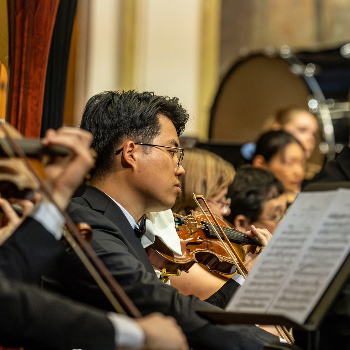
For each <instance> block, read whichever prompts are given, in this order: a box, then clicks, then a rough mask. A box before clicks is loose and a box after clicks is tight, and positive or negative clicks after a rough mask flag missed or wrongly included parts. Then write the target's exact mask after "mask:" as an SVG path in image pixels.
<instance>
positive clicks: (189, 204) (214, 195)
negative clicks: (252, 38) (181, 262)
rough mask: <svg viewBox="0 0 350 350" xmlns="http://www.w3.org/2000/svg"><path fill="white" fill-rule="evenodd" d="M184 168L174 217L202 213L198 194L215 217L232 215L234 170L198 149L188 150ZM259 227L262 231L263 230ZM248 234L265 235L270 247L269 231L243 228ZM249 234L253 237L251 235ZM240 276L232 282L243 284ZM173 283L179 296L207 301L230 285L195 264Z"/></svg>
mask: <svg viewBox="0 0 350 350" xmlns="http://www.w3.org/2000/svg"><path fill="white" fill-rule="evenodd" d="M183 164H184V168H185V169H186V173H185V175H184V176H182V177H181V178H180V182H181V187H182V188H183V191H182V193H181V194H180V195H179V196H178V197H177V199H176V202H175V205H174V207H173V211H174V213H178V214H181V215H189V214H191V211H192V210H195V211H198V210H200V209H199V208H198V206H197V204H196V202H195V201H194V199H193V195H192V194H193V193H196V194H202V195H204V197H205V198H207V202H208V205H209V208H210V209H211V210H212V212H213V213H214V214H216V215H218V216H219V217H221V218H222V217H224V216H227V215H229V214H230V212H231V209H230V199H228V198H227V192H228V188H229V186H230V185H231V184H232V182H233V179H234V177H235V170H234V168H233V166H232V165H231V164H230V163H229V162H227V161H225V160H224V159H223V158H221V157H220V156H218V155H216V154H214V153H212V152H209V151H206V150H202V149H197V148H190V149H186V157H185V158H184V161H183ZM259 227H260V228H263V227H264V226H259ZM237 229H238V228H237ZM239 229H241V227H240V228H239ZM247 230H249V231H250V230H252V231H253V232H257V234H259V235H262V236H260V237H259V238H261V241H263V240H265V241H264V243H263V245H266V244H267V242H268V240H269V238H270V234H269V232H268V231H267V230H263V229H258V230H257V229H256V228H255V227H251V225H249V226H247V227H245V228H243V230H242V232H246V231H247ZM247 234H248V235H251V233H250V232H248V233H247ZM255 257H257V255H255ZM251 266H252V264H251V265H250V266H248V268H251ZM239 276H240V275H234V276H233V278H234V279H236V280H237V279H238V281H241V280H242V277H239ZM230 277H231V276H230ZM170 281H171V285H172V286H174V287H175V288H177V289H178V290H179V291H180V293H182V294H184V295H191V294H193V295H196V296H197V297H198V298H200V299H202V300H204V299H207V298H208V297H209V296H210V295H212V294H213V293H215V292H216V291H217V290H219V289H220V288H221V287H222V286H223V285H224V284H225V283H226V282H227V277H225V275H218V274H215V275H214V274H213V273H210V272H209V271H208V270H207V269H205V268H203V267H201V265H199V264H195V265H194V266H192V267H191V269H190V270H189V272H188V273H181V276H179V277H177V276H174V277H170Z"/></svg>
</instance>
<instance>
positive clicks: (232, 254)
mask: <svg viewBox="0 0 350 350" xmlns="http://www.w3.org/2000/svg"><path fill="white" fill-rule="evenodd" d="M193 199H194V201H195V202H196V204H197V206H198V207H199V208H200V210H201V211H202V213H203V215H204V216H205V218H206V219H207V221H208V223H209V224H210V226H211V228H212V229H213V231H214V233H215V234H216V236H217V237H218V239H219V240H220V242H221V244H222V245H223V247H224V248H225V249H226V251H227V253H228V255H229V256H230V257H231V259H232V261H233V262H234V264H235V265H236V267H237V270H238V272H239V273H240V274H241V275H242V276H243V278H244V279H246V278H247V275H248V270H247V268H246V267H245V266H244V263H243V261H242V259H241V258H240V257H239V255H238V254H237V252H236V250H235V248H234V246H233V245H232V243H231V241H230V240H229V239H228V237H227V236H226V234H225V232H224V230H223V229H222V227H221V226H220V225H219V223H218V221H217V220H216V217H215V215H214V214H213V212H212V211H211V209H210V208H209V205H208V203H207V201H206V199H205V198H204V196H203V195H196V194H194V193H193ZM198 199H201V200H202V201H203V202H204V204H205V206H206V207H207V209H208V212H209V214H210V215H211V217H212V218H213V220H214V222H215V224H216V226H217V227H218V229H219V230H220V232H221V234H222V236H223V237H224V239H225V241H226V243H227V244H228V246H229V247H230V249H231V250H232V251H230V249H229V248H228V247H227V246H226V245H225V243H224V241H223V239H222V238H221V236H220V235H219V233H218V232H217V231H216V228H215V227H214V225H213V223H212V222H211V221H210V220H209V218H208V215H207V213H206V212H205V211H204V209H203V207H202V206H201V204H200V203H199V201H198ZM275 328H276V330H277V332H278V334H279V335H280V337H281V338H283V339H284V340H285V341H286V342H287V343H288V344H293V343H294V338H293V336H292V335H291V334H290V332H289V331H288V330H287V328H286V327H285V326H277V325H275Z"/></svg>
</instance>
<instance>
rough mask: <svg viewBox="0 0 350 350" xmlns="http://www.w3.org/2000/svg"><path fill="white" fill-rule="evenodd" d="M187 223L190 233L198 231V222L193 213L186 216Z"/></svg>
mask: <svg viewBox="0 0 350 350" xmlns="http://www.w3.org/2000/svg"><path fill="white" fill-rule="evenodd" d="M184 221H185V225H186V228H187V231H188V232H189V234H190V235H193V234H195V233H196V232H197V231H198V224H197V220H196V219H195V217H194V216H192V215H187V216H185V217H184Z"/></svg>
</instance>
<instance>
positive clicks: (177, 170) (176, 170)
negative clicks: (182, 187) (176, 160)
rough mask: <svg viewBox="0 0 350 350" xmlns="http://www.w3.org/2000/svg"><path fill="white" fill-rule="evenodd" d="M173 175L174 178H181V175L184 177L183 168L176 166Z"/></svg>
mask: <svg viewBox="0 0 350 350" xmlns="http://www.w3.org/2000/svg"><path fill="white" fill-rule="evenodd" d="M175 175H176V176H183V175H185V169H184V167H183V166H182V165H181V164H180V165H179V166H176V168H175Z"/></svg>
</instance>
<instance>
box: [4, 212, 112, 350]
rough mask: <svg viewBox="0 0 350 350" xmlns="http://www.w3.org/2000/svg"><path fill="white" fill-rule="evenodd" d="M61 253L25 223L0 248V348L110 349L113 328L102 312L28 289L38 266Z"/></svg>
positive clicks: (46, 235)
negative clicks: (3, 346)
mask: <svg viewBox="0 0 350 350" xmlns="http://www.w3.org/2000/svg"><path fill="white" fill-rule="evenodd" d="M63 251H64V246H63V245H62V244H61V243H59V242H57V241H56V240H55V239H54V237H53V236H52V235H51V234H50V233H49V232H47V231H46V229H45V228H44V227H43V226H42V225H41V224H39V223H38V222H37V221H35V220H33V219H31V218H27V219H26V220H25V221H24V222H23V223H22V225H21V226H20V227H19V228H18V229H17V230H16V231H15V232H14V233H13V235H12V236H11V237H9V239H8V240H7V241H6V242H5V243H4V244H3V245H2V246H0V310H1V312H0V344H1V345H7V346H11V347H20V346H25V347H33V348H35V349H38V350H39V349H43V350H48V349H53V350H56V349H57V350H65V349H67V350H68V349H69V350H71V349H84V350H115V345H114V328H113V325H112V323H111V322H110V321H109V320H108V318H107V317H106V314H105V313H104V312H102V311H98V310H95V309H94V308H91V307H89V308H87V307H86V306H83V305H79V304H77V303H73V302H71V301H69V300H68V299H65V298H62V297H59V296H56V295H53V294H51V293H48V292H46V291H42V290H40V289H39V288H38V287H37V286H35V285H34V284H35V283H36V282H37V281H39V280H40V274H41V271H42V270H43V269H44V267H46V266H47V264H48V263H49V262H53V261H54V259H55V258H56V257H57V256H58V255H59V254H61V253H62V252H63ZM20 281H25V282H27V283H31V284H30V285H29V284H24V283H23V282H20Z"/></svg>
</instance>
